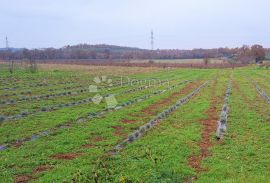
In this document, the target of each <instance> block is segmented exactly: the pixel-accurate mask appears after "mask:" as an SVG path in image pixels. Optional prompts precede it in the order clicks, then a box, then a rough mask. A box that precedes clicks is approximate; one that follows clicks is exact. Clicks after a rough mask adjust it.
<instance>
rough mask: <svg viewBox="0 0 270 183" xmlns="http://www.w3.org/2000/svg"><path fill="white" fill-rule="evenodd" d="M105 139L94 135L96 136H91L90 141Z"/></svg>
mask: <svg viewBox="0 0 270 183" xmlns="http://www.w3.org/2000/svg"><path fill="white" fill-rule="evenodd" d="M104 140H105V139H104V138H103V137H94V138H91V139H90V141H93V142H101V141H104Z"/></svg>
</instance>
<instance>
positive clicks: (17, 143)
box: [13, 142, 23, 148]
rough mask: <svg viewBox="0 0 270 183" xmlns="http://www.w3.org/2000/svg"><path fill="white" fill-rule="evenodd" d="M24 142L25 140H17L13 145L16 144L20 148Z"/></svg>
mask: <svg viewBox="0 0 270 183" xmlns="http://www.w3.org/2000/svg"><path fill="white" fill-rule="evenodd" d="M22 144H23V142H15V143H14V144H13V146H14V147H15V148H20V147H21V146H22Z"/></svg>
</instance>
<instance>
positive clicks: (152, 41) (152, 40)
mask: <svg viewBox="0 0 270 183" xmlns="http://www.w3.org/2000/svg"><path fill="white" fill-rule="evenodd" d="M151 50H152V51H153V50H154V32H153V30H151Z"/></svg>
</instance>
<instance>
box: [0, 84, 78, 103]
mask: <svg viewBox="0 0 270 183" xmlns="http://www.w3.org/2000/svg"><path fill="white" fill-rule="evenodd" d="M81 87H83V86H82V85H81V84H79V85H75V86H66V87H64V88H62V89H63V90H70V89H74V88H81ZM47 90H48V91H49V92H54V91H58V90H59V88H48V89H47ZM32 93H33V92H32V91H31V90H26V91H21V92H17V93H10V92H9V93H4V94H2V95H0V98H1V97H11V96H19V97H20V98H24V97H28V95H32ZM10 100H13V102H14V103H16V100H15V99H10ZM6 102H8V103H10V104H14V103H12V101H8V100H6V101H1V103H6ZM1 103H0V104H1Z"/></svg>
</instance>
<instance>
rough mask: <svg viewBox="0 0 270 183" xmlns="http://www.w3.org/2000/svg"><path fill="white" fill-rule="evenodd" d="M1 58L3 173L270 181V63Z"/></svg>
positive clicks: (66, 178)
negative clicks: (125, 63)
mask: <svg viewBox="0 0 270 183" xmlns="http://www.w3.org/2000/svg"><path fill="white" fill-rule="evenodd" d="M0 67H1V68H0V134H1V136H0V162H1V163H0V182H3V183H9V182H15V183H19V182H20V183H22V182H76V183H77V182H96V183H97V182H121V183H124V182H138V183H139V182H143V183H144V182H149V183H150V182H151V183H154V182H162V183H165V182H166V183H167V182H171V183H175V182H270V98H269V97H270V70H269V69H265V68H258V67H256V66H248V67H242V68H235V69H184V68H177V69H173V68H171V69H164V68H155V67H151V68H147V67H143V68H139V67H113V66H78V65H77V66H75V65H61V64H58V65H56V64H52V65H49V64H43V65H39V66H38V68H39V70H38V72H36V73H31V72H29V71H27V70H23V69H18V70H16V71H15V72H14V73H12V74H10V73H9V71H8V69H7V68H8V66H5V65H3V64H0Z"/></svg>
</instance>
